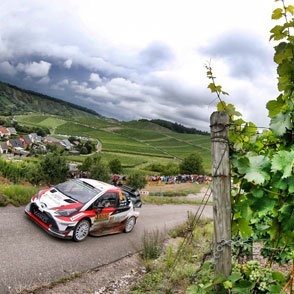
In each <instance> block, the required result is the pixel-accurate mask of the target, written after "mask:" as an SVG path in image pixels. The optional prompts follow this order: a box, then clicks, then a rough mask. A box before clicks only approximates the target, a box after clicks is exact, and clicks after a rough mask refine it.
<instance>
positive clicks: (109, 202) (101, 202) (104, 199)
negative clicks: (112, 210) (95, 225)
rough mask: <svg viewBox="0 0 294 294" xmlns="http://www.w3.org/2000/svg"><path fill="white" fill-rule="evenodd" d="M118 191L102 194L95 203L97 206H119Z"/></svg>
mask: <svg viewBox="0 0 294 294" xmlns="http://www.w3.org/2000/svg"><path fill="white" fill-rule="evenodd" d="M117 200H118V197H117V193H113V192H110V193H105V194H104V195H102V196H101V197H99V199H97V201H96V202H95V203H94V206H95V207H99V206H102V207H116V206H117Z"/></svg>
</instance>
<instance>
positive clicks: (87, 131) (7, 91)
mask: <svg viewBox="0 0 294 294" xmlns="http://www.w3.org/2000/svg"><path fill="white" fill-rule="evenodd" d="M0 106H1V107H0V115H8V114H10V115H13V116H14V117H15V118H16V119H17V121H18V123H19V124H22V125H27V126H30V127H47V128H48V129H50V130H51V135H52V136H56V137H58V138H60V137H62V136H76V137H93V138H95V139H98V140H99V141H100V143H101V146H102V154H103V157H105V158H106V160H109V159H111V158H119V159H120V160H121V161H122V163H123V166H124V167H125V168H130V169H141V170H142V169H143V168H144V166H147V165H150V164H151V163H162V164H168V163H171V162H176V163H178V162H179V161H180V160H182V159H184V158H185V157H187V156H188V155H189V154H191V153H192V152H195V151H197V152H198V153H200V155H201V156H202V158H203V162H204V167H205V169H206V170H207V171H210V169H211V153H210V137H209V134H208V133H207V132H202V131H199V130H196V129H193V128H186V127H184V126H183V125H180V124H178V123H172V122H168V121H164V120H147V119H141V120H134V121H129V122H123V121H117V120H114V119H109V118H105V117H102V116H100V115H99V114H97V113H96V112H95V111H93V110H90V109H87V108H85V107H81V106H78V105H75V104H72V103H68V102H65V101H62V100H60V99H57V98H52V97H49V96H46V95H43V94H39V93H35V92H32V91H28V90H23V89H20V88H17V87H15V86H12V85H9V84H5V83H2V82H0ZM83 159H84V158H83V157H80V158H76V160H77V161H82V160H83Z"/></svg>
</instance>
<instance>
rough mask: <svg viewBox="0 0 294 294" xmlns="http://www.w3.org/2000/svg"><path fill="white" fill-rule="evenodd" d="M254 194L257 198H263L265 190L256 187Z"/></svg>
mask: <svg viewBox="0 0 294 294" xmlns="http://www.w3.org/2000/svg"><path fill="white" fill-rule="evenodd" d="M252 194H253V196H254V197H256V198H262V196H263V194H264V192H263V190H259V189H254V190H253V193H252Z"/></svg>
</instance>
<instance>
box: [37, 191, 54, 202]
mask: <svg viewBox="0 0 294 294" xmlns="http://www.w3.org/2000/svg"><path fill="white" fill-rule="evenodd" d="M51 189H52V188H48V189H45V190H43V191H42V192H41V193H40V195H39V200H41V197H42V196H43V195H44V194H45V193H46V192H47V191H49V190H51Z"/></svg>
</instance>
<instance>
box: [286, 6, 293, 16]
mask: <svg viewBox="0 0 294 294" xmlns="http://www.w3.org/2000/svg"><path fill="white" fill-rule="evenodd" d="M286 11H287V12H290V13H291V14H292V15H294V7H293V6H292V5H289V6H288V7H287V8H286Z"/></svg>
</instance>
